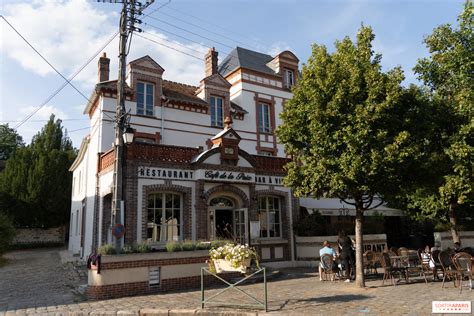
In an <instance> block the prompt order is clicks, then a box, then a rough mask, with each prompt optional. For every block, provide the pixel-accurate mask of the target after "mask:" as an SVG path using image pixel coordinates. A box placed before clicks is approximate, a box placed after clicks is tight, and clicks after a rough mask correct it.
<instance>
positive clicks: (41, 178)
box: [0, 115, 76, 228]
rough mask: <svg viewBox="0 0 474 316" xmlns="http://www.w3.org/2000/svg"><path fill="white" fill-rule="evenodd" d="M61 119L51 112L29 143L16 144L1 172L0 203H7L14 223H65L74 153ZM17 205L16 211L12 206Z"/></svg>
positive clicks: (21, 224)
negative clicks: (70, 169)
mask: <svg viewBox="0 0 474 316" xmlns="http://www.w3.org/2000/svg"><path fill="white" fill-rule="evenodd" d="M62 129H63V128H62V126H61V120H56V121H55V119H54V115H53V116H51V118H50V120H49V121H48V123H47V124H46V125H45V127H44V128H43V129H42V131H41V132H40V133H38V134H36V135H35V136H34V137H33V140H32V141H31V144H30V145H28V146H26V147H20V148H18V149H17V150H16V151H15V152H14V153H13V155H12V156H11V157H10V159H9V160H8V161H7V163H6V166H5V169H4V170H3V172H2V173H1V174H0V192H1V193H2V194H3V196H0V203H2V204H4V205H5V204H9V203H10V202H8V201H7V200H6V199H8V197H9V196H10V197H11V198H12V200H11V203H10V205H7V206H8V207H7V211H8V213H9V214H10V215H11V216H12V217H14V221H15V224H16V225H18V226H23V227H44V228H47V227H56V226H60V225H62V224H65V223H67V221H68V216H69V208H70V205H71V186H72V173H71V172H69V167H70V166H71V164H72V162H73V161H74V159H75V157H76V151H75V150H74V149H73V147H72V143H71V141H70V140H69V138H67V137H66V136H65V135H64V133H63V130H62ZM15 203H16V204H17V205H19V206H20V207H19V210H20V211H19V212H17V210H16V208H15Z"/></svg>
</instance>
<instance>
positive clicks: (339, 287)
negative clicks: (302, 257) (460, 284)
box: [0, 250, 474, 315]
mask: <svg viewBox="0 0 474 316" xmlns="http://www.w3.org/2000/svg"><path fill="white" fill-rule="evenodd" d="M12 255H13V260H12V262H11V265H9V266H7V267H3V268H0V282H1V283H0V284H1V286H0V306H1V308H0V314H2V311H3V312H4V311H10V310H11V311H12V312H16V313H54V312H56V313H58V312H60V313H64V314H67V313H71V312H75V313H77V312H79V313H83V314H88V313H90V312H95V313H100V312H104V313H105V312H108V313H107V314H117V312H118V311H122V312H121V313H123V311H126V312H129V313H130V314H138V313H139V311H143V309H160V310H162V311H163V310H165V314H166V315H167V310H180V309H183V310H181V313H183V312H184V309H187V310H188V311H190V312H191V313H194V312H195V310H196V311H198V312H199V301H200V292H199V291H195V290H193V291H186V292H181V293H169V294H159V295H149V296H136V297H127V298H121V299H113V300H105V301H80V300H81V297H78V296H76V295H74V294H73V293H71V287H70V286H68V285H66V284H67V282H65V281H64V278H65V277H66V278H67V276H68V272H65V270H64V269H63V268H62V265H61V264H60V262H59V257H58V255H57V250H56V251H54V250H43V251H29V252H15V253H13V254H12ZM418 281H421V280H420V279H419V280H418ZM381 283H382V281H381V280H380V279H379V280H370V281H368V282H367V288H366V289H359V288H357V287H356V286H355V285H354V284H353V283H344V282H339V281H336V282H329V281H325V282H321V281H319V280H318V277H317V275H316V273H314V272H313V271H312V270H309V269H289V270H283V275H282V277H280V278H279V279H276V280H274V281H272V282H269V283H268V293H269V295H268V302H269V313H270V314H284V315H288V314H291V315H301V314H306V315H340V314H344V315H361V314H363V315H380V314H392V315H429V314H431V302H432V301H433V300H467V301H472V300H473V299H474V291H469V290H463V292H462V294H459V291H458V290H457V289H455V288H454V287H453V284H452V283H447V284H446V288H444V289H443V288H441V283H440V282H430V283H428V284H425V283H424V281H423V282H416V283H410V284H399V285H397V286H392V285H385V286H381ZM244 289H245V290H246V291H248V292H250V293H252V294H254V295H260V297H262V293H263V292H262V285H261V284H252V285H248V286H245V287H244ZM214 293H217V290H216V289H213V290H209V291H208V292H206V297H209V295H212V294H214ZM221 299H222V300H223V301H226V302H229V301H235V302H242V303H243V302H246V303H250V302H249V301H248V300H246V299H245V297H244V296H243V295H242V294H240V293H236V292H235V291H234V292H229V293H227V294H225V295H224V296H222V298H221ZM75 300H76V301H78V302H75V303H74V301H75ZM189 309H191V310H189ZM224 310H225V311H231V310H235V309H232V308H225V309H222V308H213V309H209V310H208V311H224ZM247 311H248V310H247ZM6 314H9V313H6ZM170 314H171V313H170ZM260 314H261V313H259V315H260ZM254 315H255V314H254Z"/></svg>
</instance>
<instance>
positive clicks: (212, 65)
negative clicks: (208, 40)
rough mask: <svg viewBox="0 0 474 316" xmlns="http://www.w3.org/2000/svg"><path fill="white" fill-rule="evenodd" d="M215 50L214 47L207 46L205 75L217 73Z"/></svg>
mask: <svg viewBox="0 0 474 316" xmlns="http://www.w3.org/2000/svg"><path fill="white" fill-rule="evenodd" d="M217 54H218V53H217V51H216V49H215V48H214V47H213V48H209V50H208V51H207V54H206V56H205V59H206V77H209V76H212V75H214V74H216V73H217Z"/></svg>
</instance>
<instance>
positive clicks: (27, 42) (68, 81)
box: [1, 15, 89, 100]
mask: <svg viewBox="0 0 474 316" xmlns="http://www.w3.org/2000/svg"><path fill="white" fill-rule="evenodd" d="M1 17H2V19H3V20H4V21H5V22H6V23H7V24H8V25H9V26H10V27H11V28H12V29H13V31H15V33H16V34H18V36H20V37H21V39H22V40H24V41H25V43H26V44H28V46H30V47H31V49H33V50H34V51H35V53H36V54H38V55H39V56H40V57H41V58H42V59H43V60H44V61H45V62H46V63H47V64H48V65H49V66H50V67H51V68H52V69H53V70H54V71H55V72H56V73H57V74H58V75H59V76H61V78H63V79H64V80H66V82H67V84H69V85H70V86H71V87H73V88H74V90H76V91H77V92H78V93H79V94H80V95H82V96H83V97H84V98H85V99H86V100H89V98H88V97H86V96H85V95H84V93H82V92H81V91H79V89H77V88H76V86H74V85H73V84H72V83H71V81H70V80H68V79H67V78H66V77H64V76H63V74H62V73H60V72H59V70H57V69H56V67H54V66H53V65H52V64H51V63H50V62H49V61H48V60H47V59H46V58H45V57H44V56H43V55H41V53H40V52H39V51H38V50H37V49H36V48H35V47H34V46H33V45H32V44H31V43H30V42H29V41H28V40H27V39H26V38H25V37H24V36H23V35H21V34H20V32H18V31H17V29H16V28H15V27H14V26H13V25H12V24H11V23H10V22H8V20H7V19H6V18H5V17H4V16H3V15H1Z"/></svg>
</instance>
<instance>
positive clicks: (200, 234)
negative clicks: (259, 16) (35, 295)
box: [69, 47, 299, 261]
mask: <svg viewBox="0 0 474 316" xmlns="http://www.w3.org/2000/svg"><path fill="white" fill-rule="evenodd" d="M109 62H110V60H109V59H108V58H107V57H106V55H105V54H104V55H103V56H102V57H100V59H99V63H98V83H97V84H96V86H95V89H94V91H93V92H92V95H91V97H90V99H89V102H88V104H87V106H86V109H85V111H84V114H87V115H88V116H89V118H90V131H89V134H88V135H87V136H86V137H85V138H84V140H83V142H82V144H81V147H80V150H79V154H78V157H77V159H76V161H75V162H74V163H73V165H72V166H71V168H70V170H71V171H72V172H73V188H72V204H71V222H70V236H69V250H70V251H72V252H73V253H79V254H80V256H81V257H83V258H85V256H87V255H88V254H89V253H91V252H92V251H93V250H94V249H95V248H97V247H99V246H101V245H103V244H106V243H111V242H112V240H113V239H112V234H111V228H112V225H111V201H112V190H113V163H114V153H113V146H112V143H113V141H114V117H115V107H116V102H117V101H116V93H117V91H116V90H117V89H116V86H117V81H116V80H110V78H109ZM298 63H299V60H298V58H297V57H296V56H295V55H294V54H293V53H291V52H290V51H284V52H282V53H280V54H278V55H276V56H270V55H267V54H262V53H258V52H254V51H250V50H247V49H243V48H240V47H237V48H236V49H234V50H233V51H232V52H231V53H230V54H229V55H228V56H227V57H226V58H225V59H224V60H223V61H222V62H221V63H220V64H218V54H217V52H216V51H215V50H214V49H210V50H209V51H208V53H207V54H206V56H205V73H204V79H202V80H201V82H200V84H199V86H190V85H186V84H182V83H177V82H172V81H168V80H165V79H164V76H163V74H164V72H165V69H163V68H162V67H161V66H160V65H159V64H158V63H157V62H156V61H155V60H153V59H152V58H151V57H150V56H144V57H142V58H140V59H137V60H134V61H132V62H130V63H129V64H128V67H127V80H126V82H127V87H126V90H125V95H126V109H127V111H128V112H129V113H130V116H131V118H130V124H131V127H132V128H133V129H134V134H135V138H134V141H133V143H132V144H129V145H127V146H126V147H125V162H124V183H123V185H124V201H125V205H124V209H125V212H122V213H125V214H124V218H123V221H122V223H124V225H125V228H126V233H125V235H124V241H125V243H126V244H133V243H137V242H141V241H148V242H149V243H151V244H152V245H153V246H154V247H163V246H164V245H165V244H166V242H168V241H179V240H211V239H214V238H219V237H229V236H232V237H233V238H235V239H237V240H240V241H241V242H246V243H250V244H252V245H255V246H257V248H258V249H259V252H260V255H261V258H262V259H263V260H264V261H289V260H292V259H293V258H294V257H295V256H294V247H293V244H294V243H293V233H292V224H293V222H294V221H295V220H296V218H297V215H298V212H297V211H296V210H298V209H299V205H298V200H297V199H295V198H294V197H293V196H292V194H291V190H290V189H289V188H286V187H284V186H283V185H282V177H283V176H284V175H285V173H284V170H283V165H284V164H285V163H286V161H287V159H286V157H285V153H284V148H283V145H281V144H279V143H278V142H277V138H276V136H275V127H276V126H278V125H279V124H280V119H279V115H278V114H279V113H280V112H281V111H282V109H283V106H284V104H285V102H286V101H287V100H288V99H290V98H291V96H292V94H291V91H290V88H291V86H292V85H294V84H295V83H296V81H297V80H298Z"/></svg>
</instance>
